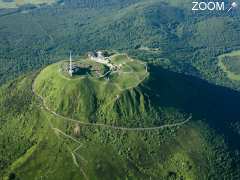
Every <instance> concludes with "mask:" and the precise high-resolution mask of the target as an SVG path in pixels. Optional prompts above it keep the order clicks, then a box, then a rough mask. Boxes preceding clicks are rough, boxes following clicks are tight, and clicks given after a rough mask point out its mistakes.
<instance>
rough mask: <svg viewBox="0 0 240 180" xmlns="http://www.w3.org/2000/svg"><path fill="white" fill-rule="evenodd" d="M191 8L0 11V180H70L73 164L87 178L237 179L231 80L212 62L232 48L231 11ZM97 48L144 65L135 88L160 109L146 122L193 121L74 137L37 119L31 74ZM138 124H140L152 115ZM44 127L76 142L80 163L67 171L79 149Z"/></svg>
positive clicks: (92, 4)
mask: <svg viewBox="0 0 240 180" xmlns="http://www.w3.org/2000/svg"><path fill="white" fill-rule="evenodd" d="M225 2H227V1H225ZM191 5H192V2H191V1H190V0H181V1H180V0H171V1H168V0H121V1H119V0H60V1H57V2H56V3H54V4H52V5H46V4H43V5H41V6H35V5H29V4H28V5H24V6H21V7H19V8H16V9H0V85H1V87H0V175H1V176H3V174H4V175H5V174H8V179H18V176H19V177H23V179H29V178H30V177H32V175H33V174H34V175H35V176H36V177H42V176H43V175H45V172H46V173H47V174H48V175H47V176H48V177H50V179H51V178H52V179H54V178H56V177H61V178H63V179H64V178H65V179H67V178H69V177H71V178H72V179H79V178H83V177H84V173H82V172H81V173H80V174H79V167H77V168H76V166H75V165H76V164H77V163H76V162H80V165H83V167H84V169H83V171H84V172H85V173H87V174H88V175H89V177H90V178H93V179H94V178H95V177H96V176H97V177H100V179H101V178H102V179H111V178H112V177H114V178H115V179H117V178H119V177H123V176H124V177H126V178H129V179H134V178H135V179H136V178H137V179H141V178H142V179H146V178H149V177H151V178H153V179H154V178H155V179H159V177H162V179H164V180H165V179H169V180H170V179H184V178H186V179H187V178H188V179H201V178H202V179H220V178H223V179H239V178H240V174H239V169H240V166H239V165H240V151H239V150H240V144H239V142H238V139H239V135H240V123H239V119H238V117H239V115H240V114H239V111H238V108H239V102H240V95H239V90H240V81H237V80H234V79H230V78H229V77H228V76H227V74H226V72H224V71H223V70H222V69H221V67H219V65H218V63H219V56H220V55H222V54H225V53H230V52H232V51H235V50H239V49H240V36H239V32H240V24H239V20H240V13H239V11H235V10H233V11H230V12H228V13H227V12H220V11H219V12H217V11H216V12H215V11H214V12H209V11H203V12H192V11H191ZM97 49H106V50H114V51H117V52H124V53H128V54H129V55H130V56H131V57H133V58H136V59H139V60H142V61H145V62H147V63H148V66H149V72H150V75H151V76H150V78H149V79H147V81H146V82H144V83H143V84H141V86H140V89H141V93H142V94H143V95H144V96H145V95H146V94H147V97H148V98H151V99H152V101H151V103H153V105H154V107H159V108H158V111H159V113H156V114H152V116H154V117H155V118H156V119H157V118H159V117H160V118H159V119H161V120H165V121H166V122H172V121H174V120H175V119H179V118H180V119H184V118H185V116H187V115H189V114H192V117H193V119H192V121H191V122H190V123H189V124H186V125H184V126H182V128H179V127H176V128H172V129H170V128H169V129H164V130H159V131H154V132H137V133H131V132H119V131H113V130H104V129H101V128H91V127H85V126H84V127H81V133H80V135H79V136H77V137H75V136H74V133H72V129H73V128H74V127H75V126H76V124H74V123H69V122H65V121H62V120H61V119H60V118H56V117H53V116H52V115H50V114H49V113H47V112H46V111H44V109H43V108H42V105H41V102H40V101H39V99H38V98H37V97H36V96H34V94H33V92H32V83H33V81H34V78H35V76H36V71H38V70H39V69H41V68H43V67H46V66H47V65H49V64H52V63H54V62H58V61H61V60H64V59H66V58H68V55H69V51H72V54H73V59H77V58H78V57H80V56H83V55H85V54H86V53H87V52H89V51H93V50H97ZM235 58H236V59H238V58H239V57H235ZM236 64H237V63H236ZM228 66H233V65H231V64H230V65H228ZM237 70H238V68H237ZM16 78H17V79H16ZM133 92H134V90H133ZM126 94H127V95H129V94H128V93H126ZM130 94H131V93H130ZM132 94H134V93H132ZM127 95H125V96H127ZM133 96H134V97H137V96H138V94H137V93H136V94H134V95H133ZM125 99H126V102H128V99H127V97H126V98H125ZM76 100H77V99H76ZM130 103H132V102H130ZM121 105H123V106H124V105H125V104H124V103H122V104H121ZM154 113H155V112H154ZM103 118H104V117H103ZM143 119H144V120H145V121H147V122H144V123H145V124H147V123H149V122H150V119H152V117H151V116H148V118H146V117H144V118H143ZM125 120H126V121H125V123H126V124H127V125H134V126H137V125H139V124H138V123H136V122H131V121H129V122H128V121H127V120H130V119H128V117H127V118H126V119H125ZM141 120H142V119H141ZM165 121H164V122H165ZM51 123H52V124H51ZM134 123H136V124H134ZM154 123H156V122H154ZM157 123H159V122H157ZM157 123H156V124H157ZM162 123H163V122H161V124H162ZM52 126H54V127H57V128H59V129H60V130H62V131H63V132H64V133H66V134H67V135H71V136H73V137H74V138H76V139H77V140H80V141H81V142H82V144H83V149H81V150H79V151H81V152H80V154H82V156H84V157H85V158H86V159H87V160H88V162H89V163H88V164H87V165H86V164H84V159H82V157H77V159H75V161H74V163H75V164H74V163H72V159H74V158H73V157H75V156H73V157H72V154H71V153H69V149H70V152H72V151H73V150H74V149H75V150H76V148H77V147H78V146H79V144H76V143H72V142H70V140H69V139H68V140H67V138H66V137H64V135H63V134H60V133H59V132H57V133H56V132H54V131H53V130H52V129H51V127H52ZM56 134H58V135H59V136H56ZM59 137H60V138H59ZM156 142H157V143H156ZM16 144H17V145H16ZM63 147H64V148H63ZM92 147H94V148H92ZM99 151H100V152H102V154H101V156H100V155H99ZM109 155H110V156H109ZM29 157H31V158H29ZM113 157H114V158H113ZM53 162H56V163H53ZM181 162H182V163H181ZM43 164H44V165H43ZM47 167H49V168H47ZM80 167H82V166H80ZM156 167H157V170H156ZM56 171H57V173H56ZM201 175H202V176H201ZM1 176H0V178H1Z"/></svg>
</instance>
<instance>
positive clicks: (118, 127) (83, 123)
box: [32, 79, 192, 131]
mask: <svg viewBox="0 0 240 180" xmlns="http://www.w3.org/2000/svg"><path fill="white" fill-rule="evenodd" d="M34 82H35V79H34V80H33V83H32V92H33V94H34V95H35V96H36V97H38V98H39V99H40V100H41V102H42V106H43V108H44V109H45V110H46V111H48V112H49V113H51V114H52V115H54V116H56V117H58V118H61V119H64V120H67V121H71V122H76V123H78V124H80V125H84V126H94V127H102V128H109V129H115V130H122V131H151V130H159V129H164V128H172V127H177V126H182V125H184V124H186V123H188V122H189V121H190V120H191V119H192V117H191V116H190V117H189V118H188V119H186V120H185V121H182V122H178V123H173V124H165V125H162V126H158V127H144V128H141V127H139V128H128V127H120V126H114V125H107V124H101V123H87V122H81V121H79V120H76V119H72V118H69V117H65V116H62V115H60V114H57V113H56V112H54V111H52V110H51V109H50V108H49V107H48V106H47V105H46V102H45V101H44V99H43V97H42V96H39V95H38V94H37V93H35V90H34Z"/></svg>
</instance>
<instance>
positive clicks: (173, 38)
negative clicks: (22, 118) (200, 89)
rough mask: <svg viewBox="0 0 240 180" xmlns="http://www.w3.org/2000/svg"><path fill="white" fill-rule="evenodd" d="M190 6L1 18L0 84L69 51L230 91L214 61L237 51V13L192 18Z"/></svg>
mask: <svg viewBox="0 0 240 180" xmlns="http://www.w3.org/2000/svg"><path fill="white" fill-rule="evenodd" d="M190 6H191V5H189V1H183V2H182V4H181V5H179V3H177V2H175V1H173V2H171V3H168V2H162V1H158V0H153V1H150V2H146V1H142V0H138V1H137V0H131V1H121V2H119V1H113V0H111V1H107V0H101V1H94V0H91V1H90V0H79V1H64V5H62V3H61V2H59V4H55V5H54V6H43V7H41V8H33V9H29V10H24V11H23V10H22V11H20V12H19V11H18V12H17V13H16V12H15V13H9V14H8V13H7V12H5V11H6V10H2V11H4V13H3V14H2V15H1V16H0V20H1V27H0V38H1V40H0V47H1V48H0V59H1V61H0V63H1V66H0V68H1V69H0V74H1V77H0V78H1V79H0V81H1V83H3V82H5V81H6V80H7V79H12V78H13V77H16V76H17V75H19V74H22V73H24V72H27V71H30V70H34V69H38V68H39V67H42V66H45V65H47V64H49V63H52V62H55V61H58V60H60V59H62V58H65V57H66V56H67V54H68V52H69V50H73V52H74V54H75V55H76V56H78V55H82V54H84V53H86V52H87V51H89V50H95V49H114V50H119V51H129V53H131V54H132V55H138V56H139V57H140V58H141V59H142V60H145V61H151V60H152V59H154V60H155V61H159V62H158V63H159V64H164V63H162V62H161V60H162V59H165V58H167V59H168V60H169V63H170V64H168V65H167V68H171V69H173V70H175V71H178V72H184V73H187V74H192V75H197V76H198V77H201V78H203V79H207V80H209V81H211V82H213V83H217V84H221V85H226V86H229V87H233V88H236V89H238V84H239V83H238V82H231V81H229V80H228V79H226V78H225V75H224V74H223V72H221V70H219V68H218V67H217V65H216V64H217V58H216V57H217V56H218V55H220V54H222V53H225V52H229V51H231V50H235V49H238V48H239V46H240V43H239V42H240V40H239V38H240V37H239V36H238V32H239V29H240V27H239V24H238V23H237V22H238V21H239V17H240V16H239V12H238V11H232V12H229V13H220V12H211V13H210V12H202V13H196V12H195V13H194V12H192V11H191V8H190ZM0 11H1V10H0ZM9 11H10V10H9ZM11 11H12V10H11ZM139 47H148V48H150V49H151V48H157V49H158V50H159V51H155V52H152V51H146V50H141V48H139ZM6 72H7V73H6ZM236 84H237V85H236Z"/></svg>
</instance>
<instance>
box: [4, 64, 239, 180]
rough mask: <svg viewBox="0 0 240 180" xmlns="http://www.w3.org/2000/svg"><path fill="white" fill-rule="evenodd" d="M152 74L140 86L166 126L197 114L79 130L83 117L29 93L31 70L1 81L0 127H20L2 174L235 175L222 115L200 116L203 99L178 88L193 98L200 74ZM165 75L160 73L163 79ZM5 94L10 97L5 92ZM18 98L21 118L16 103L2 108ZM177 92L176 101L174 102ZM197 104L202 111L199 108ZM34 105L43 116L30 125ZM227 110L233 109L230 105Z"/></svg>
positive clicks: (235, 162) (49, 176) (234, 158)
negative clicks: (129, 127) (159, 124)
mask: <svg viewBox="0 0 240 180" xmlns="http://www.w3.org/2000/svg"><path fill="white" fill-rule="evenodd" d="M150 72H151V73H152V75H154V76H152V77H151V78H150V79H149V80H148V81H146V82H144V84H143V85H141V86H140V87H139V91H142V93H144V94H148V96H149V98H150V101H151V103H152V104H153V107H155V108H156V107H158V108H160V109H159V110H158V112H159V114H158V115H159V116H160V117H161V119H162V120H164V123H165V124H166V123H170V122H172V121H176V120H178V121H179V120H180V119H184V116H183V114H182V113H180V111H181V112H184V111H185V112H191V113H192V114H193V119H192V120H191V121H190V122H189V123H187V124H185V125H182V126H179V127H172V128H165V129H161V130H155V131H146V132H145V131H143V132H141V131H139V132H138V131H133V132H132V131H129V132H128V131H121V130H115V129H111V128H104V127H91V126H84V125H80V133H77V134H76V132H75V131H76V130H75V129H76V128H78V127H79V125H78V123H77V122H71V121H67V120H66V119H63V118H61V117H58V116H56V115H54V114H51V113H49V112H48V111H46V110H44V108H43V106H42V105H43V104H42V102H41V101H40V100H38V99H36V98H37V97H34V96H33V94H32V91H31V88H32V84H31V83H32V82H33V80H34V78H35V77H34V76H33V75H32V76H27V77H23V78H19V79H18V80H16V81H14V82H12V83H10V84H8V85H6V86H4V87H2V88H1V91H0V92H1V94H2V97H1V109H2V110H1V113H2V114H3V115H4V116H1V117H4V119H5V121H2V120H1V125H2V126H1V132H5V131H4V129H6V128H7V129H9V127H11V128H12V129H14V133H12V134H9V133H3V134H2V135H1V139H2V140H3V141H1V142H3V144H2V146H1V147H2V148H3V147H5V148H7V149H8V151H7V152H8V154H9V156H4V158H5V160H4V161H3V160H1V162H5V163H4V164H2V163H1V175H3V174H2V173H3V172H5V173H6V174H5V173H4V174H5V175H7V174H8V176H14V177H18V178H20V179H29V178H30V177H31V178H32V177H33V176H34V177H36V178H37V177H40V176H42V177H46V178H47V179H56V178H58V179H79V178H84V177H85V178H86V177H88V178H90V179H112V177H114V178H122V177H126V178H127V177H128V178H130V179H132V178H133V179H134V178H138V179H141V178H142V179H145V178H149V177H152V178H154V179H156V178H157V179H159V178H160V179H161V178H162V179H171V178H173V179H174V178H185V179H204V178H205V179H208V178H211V179H219V178H220V177H221V178H222V177H224V178H233V179H237V178H238V177H239V173H238V172H239V171H238V168H239V167H238V166H236V165H238V160H239V156H238V155H237V153H236V154H235V153H234V151H233V150H232V149H231V148H233V147H231V146H228V145H231V144H229V141H228V137H230V136H229V134H228V133H227V132H226V131H221V132H219V131H218V127H219V126H212V124H211V122H214V121H215V120H217V119H218V115H217V114H214V113H212V114H211V112H209V113H210V114H211V116H209V117H208V116H205V117H207V119H206V120H203V121H196V120H197V119H198V118H199V116H198V113H200V114H202V113H201V102H200V104H199V105H198V104H197V103H196V102H195V103H194V104H191V107H192V108H191V109H189V107H190V106H185V105H184V104H186V99H185V98H186V97H185V95H184V94H181V92H182V91H181V90H180V89H179V90H177V89H176V88H175V87H174V86H173V85H177V84H184V87H185V88H184V89H185V90H184V93H186V94H192V95H193V96H195V95H194V94H195V93H194V89H195V88H196V89H198V88H199V86H198V85H199V82H198V80H196V79H194V78H192V77H188V76H182V75H180V74H179V76H176V74H174V73H171V72H166V71H165V70H161V69H159V68H158V69H157V71H155V70H154V68H153V67H152V68H151V71H150ZM155 73H157V74H159V75H157V74H155ZM159 77H161V78H160V79H158V78H159ZM175 77H177V78H175ZM155 78H157V79H158V82H159V84H160V85H159V86H157V84H156V83H154V79H155ZM201 86H202V87H205V86H209V84H207V83H205V82H201ZM211 86H212V85H211ZM12 87H18V92H21V91H22V92H23V93H22V94H21V93H16V91H15V90H14V89H13V88H12ZM215 88H216V91H218V92H219V93H220V96H222V95H224V97H226V98H227V99H228V98H230V99H231V97H232V94H234V93H235V92H231V91H229V93H226V91H223V90H221V88H220V87H215ZM219 88H220V89H219ZM80 89H82V88H80ZM209 89H214V88H213V87H212V88H206V89H204V88H203V90H202V91H201V92H202V93H203V94H204V95H206V93H207V95H209V94H211V92H210V91H209ZM176 90H177V91H176ZM156 92H157V93H156ZM165 92H171V95H172V96H171V97H170V96H168V95H166V94H165ZM6 93H7V94H9V95H8V96H5V95H4V94H6ZM179 93H180V94H179ZM132 95H133V94H132V93H129V94H128V95H127V94H126V95H125V96H124V99H125V98H126V99H125V100H122V101H121V103H124V104H122V105H121V107H125V108H128V106H127V105H126V104H127V103H129V102H131V101H132V100H131V99H130V98H133V97H135V95H134V96H132ZM153 95H154V96H153ZM12 97H14V99H18V102H17V103H14V104H15V107H16V108H14V109H16V112H17V113H18V114H19V116H16V115H15V113H14V114H13V113H12V111H11V110H10V109H7V108H3V107H4V104H6V102H9V101H10V100H11V98H12ZM25 97H29V98H31V99H32V100H30V101H29V103H25V106H26V109H24V111H22V112H21V108H19V107H20V106H21V102H23V101H24V99H25ZM196 97H199V98H201V97H202V96H201V95H200V96H199V95H197V96H196ZM234 97H235V98H233V99H232V101H233V102H232V103H234V102H235V103H237V102H238V99H237V98H236V96H234ZM135 98H136V97H135ZM172 98H173V99H174V101H172V100H171V99H172ZM172 102H173V103H174V104H173V103H172ZM216 102H217V101H216V99H215V100H214V99H213V100H209V101H208V102H204V103H206V104H207V103H208V104H209V105H211V104H212V103H216ZM166 103H167V104H166ZM31 104H32V105H31ZM179 105H181V106H179ZM195 106H196V107H197V108H196V109H194V107H195ZM41 107H42V108H41ZM187 107H188V108H187ZM29 108H30V109H32V110H30V109H29ZM33 110H34V111H35V112H38V113H37V114H38V115H37V116H34V117H33V116H32V113H31V123H30V124H28V123H27V122H28V121H29V119H28V118H27V117H28V112H29V113H30V112H31V111H33ZM126 110H127V109H126ZM219 112H221V111H219ZM221 113H222V115H223V114H224V113H225V114H226V115H227V114H228V111H224V112H221ZM152 115H154V114H152ZM219 116H221V114H220V115H219ZM214 118H215V119H214ZM14 119H15V120H14ZM33 120H35V121H36V126H35V128H33V127H32V125H33V123H32V121H33ZM129 120H130V119H129ZM2 122H4V123H2ZM12 122H15V123H12ZM231 122H233V121H232V120H231V121H230V120H229V123H231ZM229 123H228V125H229ZM19 124H24V129H25V130H26V131H21V134H22V135H20V134H19V131H17V129H18V128H21V126H19ZM138 125H140V124H138ZM220 125H221V124H220ZM29 133H30V134H31V137H32V138H33V137H36V138H34V141H32V142H31V141H30V142H31V143H30V144H29V146H19V147H18V148H17V149H16V150H15V149H14V148H10V145H11V144H13V143H14V139H15V137H16V136H20V137H27V134H29ZM32 134H34V136H32ZM222 135H224V138H223V137H222ZM10 137H13V139H11V138H10ZM6 140H7V141H6ZM19 141H20V140H19ZM21 142H22V143H24V138H21ZM79 145H80V146H79ZM229 147H231V148H229ZM5 148H4V149H1V152H5ZM27 150H28V151H27ZM236 150H237V149H235V151H236ZM16 152H18V153H16ZM236 152H237V151H236ZM109 154H110V155H109ZM13 155H14V156H13ZM2 157H3V156H2ZM10 157H11V158H10Z"/></svg>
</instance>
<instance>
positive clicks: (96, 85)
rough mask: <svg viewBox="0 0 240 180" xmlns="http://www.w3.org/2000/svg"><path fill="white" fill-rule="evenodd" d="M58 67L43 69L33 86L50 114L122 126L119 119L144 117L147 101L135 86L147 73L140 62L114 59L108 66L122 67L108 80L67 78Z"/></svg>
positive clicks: (88, 77) (120, 57)
mask: <svg viewBox="0 0 240 180" xmlns="http://www.w3.org/2000/svg"><path fill="white" fill-rule="evenodd" d="M80 61H82V62H84V61H83V60H80ZM88 61H89V63H90V62H91V60H88ZM62 63H63V62H60V63H56V64H53V65H50V66H48V67H47V68H45V69H43V70H42V71H41V72H40V74H39V75H38V76H37V78H36V80H35V83H34V89H35V91H36V93H37V94H38V95H40V96H41V97H43V99H44V101H45V104H46V106H47V107H49V108H50V109H51V110H52V111H54V112H57V113H59V114H61V115H64V116H67V117H72V118H75V119H79V120H80V121H83V122H98V123H101V122H105V123H111V124H119V125H120V124H123V123H124V122H121V120H120V119H125V120H127V119H132V118H136V119H137V118H138V117H141V116H143V115H147V111H146V109H147V108H149V107H148V104H147V101H148V99H147V97H145V96H144V95H143V93H142V92H141V91H140V90H139V89H138V86H139V84H141V83H142V81H144V80H145V78H147V77H148V72H146V67H145V65H144V64H143V63H141V62H140V61H137V60H130V59H129V58H128V57H127V56H126V55H114V57H112V63H114V64H118V65H119V64H122V66H123V67H122V70H120V71H119V72H113V73H112V74H111V75H110V76H109V80H107V79H105V78H97V77H91V76H77V77H73V78H71V77H69V75H68V74H64V73H62V72H61V71H59V68H60V66H61V64H62ZM110 109H111V111H109V110H110ZM122 121H124V120H122ZM126 123H127V122H126ZM135 123H136V122H135Z"/></svg>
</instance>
